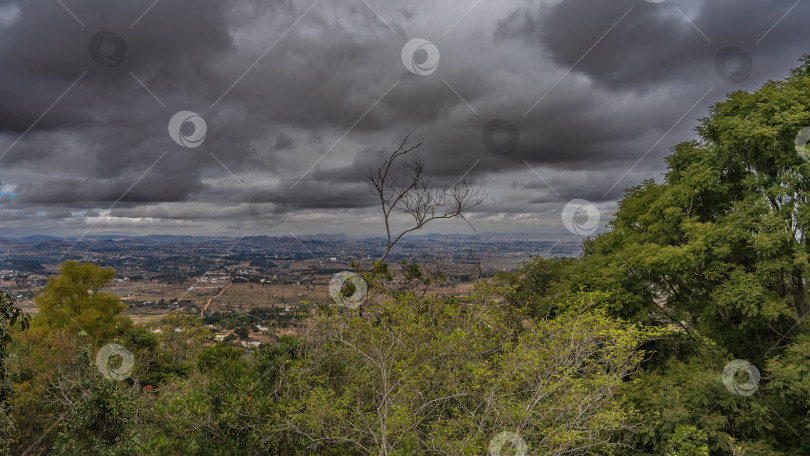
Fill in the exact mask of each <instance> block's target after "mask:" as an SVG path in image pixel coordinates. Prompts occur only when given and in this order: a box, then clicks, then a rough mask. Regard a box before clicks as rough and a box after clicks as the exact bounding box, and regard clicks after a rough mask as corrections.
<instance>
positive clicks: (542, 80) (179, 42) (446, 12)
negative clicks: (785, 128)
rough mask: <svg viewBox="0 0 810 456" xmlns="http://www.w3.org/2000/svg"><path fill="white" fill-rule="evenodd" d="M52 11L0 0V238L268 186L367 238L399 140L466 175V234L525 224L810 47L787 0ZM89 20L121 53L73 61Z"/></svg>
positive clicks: (672, 138)
mask: <svg viewBox="0 0 810 456" xmlns="http://www.w3.org/2000/svg"><path fill="white" fill-rule="evenodd" d="M63 3H64V5H65V6H66V7H67V9H65V8H62V6H60V4H59V3H56V2H54V3H51V2H30V1H28V2H22V1H21V2H6V3H5V4H3V5H2V6H0V68H2V69H0V100H2V103H0V154H5V155H3V156H2V158H0V219H1V220H2V221H3V222H4V224H3V228H0V229H4V230H5V232H14V233H18V232H20V230H24V229H25V227H26V223H28V224H29V225H30V227H37V228H38V229H39V227H43V228H42V229H45V230H46V231H47V230H59V227H60V226H61V225H64V227H65V229H68V230H78V232H79V233H81V232H83V230H84V229H86V228H87V226H88V225H90V224H92V223H93V221H99V225H98V226H99V229H104V228H105V227H106V228H109V229H117V230H138V229H148V230H161V229H163V230H172V229H182V230H189V231H190V232H192V233H196V232H199V233H203V232H209V233H210V232H211V231H217V230H219V229H222V230H225V231H226V233H225V234H233V233H232V232H231V231H228V230H230V229H233V230H237V229H238V230H241V229H250V226H251V221H250V216H249V205H250V201H251V199H252V198H253V196H254V195H255V194H256V192H259V191H272V192H275V193H276V194H278V195H280V196H281V197H282V198H284V199H285V201H286V203H287V208H288V210H289V212H290V213H289V214H288V217H287V222H285V223H288V225H285V226H284V227H283V229H287V233H288V232H289V231H290V230H304V231H305V232H324V231H333V232H341V231H347V230H355V229H356V230H360V231H363V230H365V231H370V232H375V233H376V232H379V231H378V230H376V229H375V228H370V227H371V226H373V224H374V223H379V222H380V220H379V217H378V216H377V215H376V213H375V211H376V202H375V201H374V199H373V198H372V197H371V195H370V194H369V193H368V189H367V185H366V182H365V178H364V175H365V173H366V172H367V171H368V170H369V169H370V168H371V167H373V166H375V165H376V164H377V163H378V162H379V157H378V155H377V152H378V151H379V150H381V149H385V150H387V151H389V152H390V150H391V148H392V147H394V146H395V145H396V144H397V143H398V142H399V141H400V140H401V139H402V138H403V137H404V136H405V135H410V138H411V142H412V143H416V142H422V143H423V146H422V147H421V148H420V153H421V154H422V156H423V157H424V158H425V159H426V161H427V167H428V168H427V169H428V171H429V172H430V173H431V175H432V179H433V182H434V183H436V184H437V185H450V184H453V183H454V182H456V181H457V179H458V178H460V177H461V176H462V175H464V174H465V173H467V174H466V177H467V178H469V179H472V180H473V181H474V182H476V183H479V184H481V185H483V186H484V189H485V191H487V193H488V194H489V195H490V199H489V200H488V202H487V203H486V204H484V205H482V206H480V207H479V208H477V210H476V212H477V215H476V214H473V217H472V218H473V219H476V218H477V219H478V220H479V221H480V222H481V223H483V224H484V227H483V228H482V229H484V230H485V231H486V230H487V226H489V227H490V229H500V230H507V231H520V230H522V229H524V228H525V227H527V226H528V227H529V229H536V226H534V225H531V224H536V223H547V221H548V220H557V222H555V223H559V222H558V219H559V211H560V210H561V208H562V205H564V204H565V202H566V201H568V200H570V199H573V198H585V199H588V200H591V201H594V202H595V203H597V204H598V205H600V208H605V210H606V211H609V210H611V209H610V207H613V206H615V201H616V199H618V198H619V197H620V196H621V192H622V189H623V188H624V187H627V186H630V185H635V184H637V183H638V182H639V181H640V180H642V179H646V178H655V177H658V176H660V173H661V172H662V171H663V168H664V163H663V160H662V157H663V156H664V155H665V154H666V153H668V151H669V148H670V147H671V146H672V145H674V144H675V143H677V142H678V141H682V140H686V139H690V138H691V137H692V132H691V129H692V127H693V126H694V125H695V123H696V119H697V118H699V117H702V116H704V115H705V109H706V107H707V106H709V105H710V104H711V103H712V102H715V101H717V100H719V99H721V98H722V96H723V94H724V93H726V92H728V91H731V90H734V89H738V88H742V89H751V88H755V87H756V86H757V85H759V84H761V83H762V82H764V81H765V80H767V79H769V78H779V77H782V76H783V75H784V74H785V73H786V71H787V69H788V68H790V67H791V66H795V65H796V63H797V60H798V57H799V56H800V55H801V54H802V52H806V49H802V46H803V45H804V44H805V43H807V42H808V38H810V36H808V35H810V31H808V30H807V28H806V27H804V24H803V23H802V21H801V18H802V17H807V16H808V12H810V5H805V4H799V5H798V6H797V7H796V8H795V9H794V10H793V11H791V13H790V14H788V15H786V16H785V17H784V19H783V20H782V21H781V22H779V24H777V25H776V26H774V24H776V23H777V21H779V19H780V17H781V16H782V15H783V14H785V12H786V11H788V9H789V8H790V7H791V5H793V2H782V1H777V0H773V1H754V0H745V1H742V2H740V1H734V2H731V1H727V0H722V1H715V0H711V1H710V0H699V1H698V0H693V1H666V2H664V3H659V4H655V3H650V2H645V1H641V0H633V1H631V0H616V1H610V2H605V1H597V0H566V1H545V2H538V1H531V2H529V1H523V0H509V1H504V2H479V3H476V4H475V6H474V7H473V8H472V9H470V10H469V11H467V9H468V8H469V7H470V5H468V4H461V3H460V2H452V4H451V2H447V3H437V4H424V3H413V4H409V3H407V2H406V3H404V4H403V3H401V2H383V1H375V2H371V3H370V4H371V5H372V6H373V8H374V9H373V10H372V9H371V8H369V7H368V5H366V4H364V2H361V1H359V0H358V1H356V2H355V1H349V2H344V1H337V0H322V1H319V2H317V3H316V2H315V1H314V0H313V1H304V0H301V1H294V0H289V1H284V2H278V1H273V2H265V1H259V0H241V1H234V2H222V1H217V0H164V1H161V2H157V3H154V2H153V1H151V0H143V1H141V0H138V1H133V2H125V3H120V4H118V3H115V4H114V3H112V2H98V1H95V2H94V1H89V0H64V2H63ZM153 4H154V6H153V7H152V8H151V9H149V8H150V7H151V6H152V5H153ZM310 7H311V9H310ZM631 7H632V8H631ZM147 10H148V11H147ZM465 11H466V12H465ZM628 11H629V12H628ZM625 13H626V16H624V17H623V15H625ZM72 15H75V16H76V18H78V19H76V18H74V17H73V16H72ZM619 18H621V20H619ZM79 21H81V24H80V23H79ZM690 21H692V23H690ZM772 26H774V27H773V29H772V31H770V32H769V33H767V35H766V32H767V31H768V29H769V28H771V27H772ZM611 27H613V28H612V29H610V28H611ZM608 29H610V31H609V32H607V33H606V31H608ZM102 31H109V32H112V33H114V34H116V35H117V36H120V39H121V41H123V42H124V43H125V44H126V53H125V54H123V59H122V60H121V61H120V62H113V64H110V65H108V66H104V65H99V64H98V63H97V62H96V61H94V58H93V55H91V54H92V53H91V52H90V49H89V47H91V43H92V41H93V37H94V36H96V37H98V36H100V35H98V33H99V32H102ZM603 34H604V36H603V37H602V35H603ZM702 34H705V35H706V36H705V37H704V36H702ZM763 35H765V36H764V37H763ZM101 36H107V35H101ZM416 37H418V38H425V39H428V40H430V41H431V42H432V43H434V44H435V45H436V46H437V48H438V49H439V50H440V52H441V59H440V61H439V65H438V67H437V69H436V71H435V73H433V74H431V75H429V76H418V75H415V74H412V73H411V72H409V71H407V70H406V69H405V67H404V66H403V64H402V62H401V57H400V52H401V50H402V47H403V45H404V44H405V42H407V41H408V40H409V39H411V38H416ZM600 37H601V39H600ZM707 39H709V40H711V43H709V42H708V41H707ZM757 41H759V43H757ZM108 45H109V43H108ZM729 45H734V46H739V47H741V48H743V49H745V50H746V51H747V52H748V53H750V55H751V56H752V59H753V68H752V72H751V74H750V75H749V76H748V77H747V79H746V80H745V81H744V82H742V83H740V84H734V83H730V82H728V81H725V80H723V79H722V78H721V77H720V75H718V74H717V72H716V71H715V55H716V53H717V51H718V50H720V49H721V48H723V47H725V46H729ZM589 48H592V49H591V51H589V52H587V53H586V51H587V50H588V49H589ZM109 51H110V49H109V48H106V49H105V50H104V51H102V54H104V53H105V52H106V53H109ZM94 55H95V57H96V59H97V60H98V59H99V58H100V57H98V56H99V54H94ZM104 55H107V54H104ZM113 57H115V56H113ZM144 86H145V87H144ZM69 87H70V90H68V88H69ZM150 92H151V93H150ZM60 96H62V98H59V97H60ZM57 99H59V101H58V102H56V103H55V104H53V107H52V109H49V107H50V106H51V104H52V103H54V102H55V100H57ZM181 110H188V111H193V112H195V113H197V114H199V115H200V116H201V117H202V118H203V119H204V120H205V123H206V126H207V135H206V137H205V140H204V141H203V142H202V144H201V145H200V146H199V147H197V148H183V147H181V146H179V145H177V144H175V142H174V141H173V140H172V139H171V138H170V137H169V134H168V130H167V127H168V123H169V119H170V118H171V117H172V116H173V115H174V114H175V113H176V112H178V111H181ZM46 111H47V112H46ZM43 113H45V114H44V115H43ZM492 119H506V120H507V121H509V122H512V123H513V124H514V126H515V128H516V129H517V130H518V131H519V134H520V140H519V144H518V146H517V148H516V150H514V151H512V153H510V154H506V155H503V154H501V155H499V154H494V153H492V152H491V151H489V150H487V147H486V146H485V144H484V141H482V129H483V128H484V126H485V125H486V124H487V122H489V121H490V120H492ZM32 125H33V127H32ZM188 127H190V125H186V126H185V128H188ZM29 128H30V131H27V130H28V129H29ZM26 131H27V133H26ZM184 131H185V134H188V133H190V132H189V131H186V130H184ZM501 139H502V138H501ZM15 141H18V142H16V143H15ZM12 146H13V147H12ZM7 150H8V153H5V152H6V151H7ZM637 161H638V162H637ZM527 164H528V166H527ZM535 173H537V174H539V175H540V177H538V176H537V174H535ZM12 193H13V194H14V196H13V197H12V196H11V194H12ZM521 220H523V221H526V220H528V221H529V222H521V223H524V224H523V225H521V224H520V223H519V222H520V221H521ZM49 221H51V222H50V223H52V224H51V225H48V223H49ZM511 223H515V224H516V225H515V226H508V227H506V226H504V224H511ZM548 223H550V222H548ZM488 224H489V225H488ZM462 228H463V227H462ZM279 229H281V228H279ZM26 234H30V233H26ZM215 234H216V233H215ZM239 234H241V233H236V235H239Z"/></svg>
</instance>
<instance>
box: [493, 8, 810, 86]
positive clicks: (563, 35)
mask: <svg viewBox="0 0 810 456" xmlns="http://www.w3.org/2000/svg"><path fill="white" fill-rule="evenodd" d="M795 3H796V2H793V1H760V0H742V1H740V0H712V1H691V2H689V1H665V2H662V3H651V2H643V1H639V0H614V1H610V2H598V1H593V0H567V1H564V2H559V3H557V4H555V5H554V6H552V7H551V8H547V7H537V6H528V7H525V8H521V9H519V10H518V11H516V12H514V13H513V14H511V15H510V16H509V17H507V18H506V19H504V20H503V21H501V23H500V26H499V29H498V32H497V34H496V36H498V37H501V38H506V37H508V38H516V39H520V40H523V41H525V42H526V43H528V44H530V45H537V46H538V49H543V50H544V51H548V52H549V53H550V54H551V56H552V58H553V59H554V61H555V62H557V63H559V64H560V65H564V66H571V65H574V64H575V63H576V62H577V60H578V59H579V58H580V57H581V55H582V54H583V52H585V50H587V49H588V48H589V47H590V46H591V45H592V44H593V43H594V42H596V41H597V40H599V38H600V36H601V35H602V34H603V33H604V32H605V31H606V30H607V29H608V28H610V26H611V25H613V24H615V27H614V29H613V30H612V31H611V32H610V33H608V34H607V35H605V36H604V37H603V38H602V39H601V41H599V44H598V49H595V50H594V52H592V53H591V54H589V55H588V58H586V59H583V60H582V61H581V62H580V63H579V64H577V66H576V69H577V71H579V72H582V73H584V74H586V75H588V76H589V77H591V78H593V79H594V80H596V81H599V82H600V83H601V84H604V85H606V86H608V87H610V88H614V89H622V90H636V91H643V90H648V89H650V88H651V87H655V86H657V85H661V84H665V83H676V82H684V81H686V82H688V81H696V80H706V79H707V78H706V76H713V77H715V78H716V80H715V82H716V83H717V84H721V83H723V82H724V81H723V80H722V79H720V78H719V77H718V75H717V74H716V73H715V66H714V63H715V56H716V54H717V53H718V52H719V51H720V50H721V49H722V48H724V47H726V46H736V47H740V48H742V49H743V50H745V51H747V52H748V53H750V54H751V55H752V57H753V61H754V66H753V68H752V70H753V71H752V74H751V78H752V79H754V80H758V79H761V78H763V77H765V78H767V77H770V76H772V74H771V73H770V71H772V70H773V67H772V66H771V65H770V64H771V63H773V62H782V64H781V65H780V66H781V67H782V68H780V70H781V71H784V70H785V65H786V64H787V65H795V60H796V59H797V56H799V55H801V53H802V52H807V48H806V45H805V43H807V38H808V32H807V28H806V26H805V25H806V24H805V21H804V18H807V17H808V15H810V5H808V4H798V5H797V6H796V7H795V8H793V9H792V10H790V13H789V14H788V15H787V16H785V17H784V19H783V20H782V21H780V22H779V24H778V27H774V28H773V29H772V30H771V31H770V32H768V30H769V29H771V27H773V25H774V24H776V23H777V21H779V19H780V17H782V16H783V15H784V14H785V13H786V12H787V11H788V10H789V9H790V8H791V7H792V6H793V5H794V4H795ZM628 11H629V12H628ZM624 13H627V16H626V17H625V18H624V19H622V20H619V19H620V18H621V17H622V16H623V15H624ZM617 21H618V22H617ZM572 30H577V31H578V33H571V31H572ZM760 39H761V41H760Z"/></svg>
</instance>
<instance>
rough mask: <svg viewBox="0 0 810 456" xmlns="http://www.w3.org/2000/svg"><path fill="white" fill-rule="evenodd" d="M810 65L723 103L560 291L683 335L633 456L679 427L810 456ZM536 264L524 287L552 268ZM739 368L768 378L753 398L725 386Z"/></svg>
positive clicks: (755, 450) (652, 396)
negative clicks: (592, 297)
mask: <svg viewBox="0 0 810 456" xmlns="http://www.w3.org/2000/svg"><path fill="white" fill-rule="evenodd" d="M808 62H810V61H809V60H808V59H807V58H805V59H803V64H802V65H801V66H800V67H799V68H797V69H795V70H793V71H792V72H791V74H790V76H788V77H787V78H785V79H783V80H779V81H769V82H767V83H766V84H764V85H763V86H762V87H761V88H759V89H758V90H756V91H754V92H750V93H749V92H746V91H736V92H733V93H731V94H729V95H728V96H727V98H726V99H725V100H724V101H722V102H719V103H716V104H714V105H713V106H712V107H711V108H710V110H709V115H708V116H707V117H706V118H704V119H702V120H701V122H700V124H699V125H698V127H697V129H696V131H697V134H698V139H696V140H694V141H688V142H684V143H681V144H678V145H677V146H675V147H674V148H673V153H672V155H670V156H669V157H668V158H667V164H668V168H669V169H668V172H667V173H666V175H665V177H664V179H663V182H661V183H656V182H654V181H652V180H649V181H645V182H643V183H642V184H640V185H638V186H635V187H632V188H630V189H628V190H627V191H626V192H625V196H624V198H623V199H622V201H621V202H620V204H619V208H618V211H617V212H616V214H615V217H614V218H613V220H612V221H611V222H610V230H609V231H608V232H606V233H604V234H601V235H599V236H598V237H597V238H596V239H594V240H592V241H590V242H588V243H586V244H585V248H584V249H583V254H582V255H581V257H580V259H579V260H578V261H576V262H573V263H571V264H570V266H568V267H566V268H565V270H564V271H563V272H562V273H561V274H560V275H559V277H560V284H559V285H558V286H557V287H553V288H552V290H551V291H552V292H551V294H550V295H552V296H553V295H555V294H556V293H559V292H561V291H562V292H566V291H567V292H570V291H573V290H576V289H578V288H579V287H580V286H585V287H586V289H589V290H599V291H604V292H609V293H610V298H609V299H608V301H607V308H608V309H609V310H610V313H611V314H612V315H613V316H615V317H621V318H624V319H627V320H629V321H632V322H637V323H644V324H651V325H658V326H662V327H664V326H666V327H670V328H673V330H674V331H676V332H675V333H674V334H673V336H672V337H669V338H667V339H666V340H661V341H656V342H654V343H652V344H649V345H647V346H646V347H645V348H647V349H653V350H655V351H656V355H655V356H654V357H653V359H652V360H650V361H649V362H647V363H645V365H644V372H643V374H641V375H639V376H638V379H639V380H640V384H639V387H638V389H637V390H635V391H634V392H633V393H631V397H632V399H633V401H634V402H635V403H636V406H637V407H639V408H640V409H642V410H645V411H647V412H648V413H649V414H650V416H651V417H652V418H653V419H655V420H656V421H655V422H654V423H655V426H651V427H649V428H648V429H646V430H642V431H641V432H639V439H638V440H637V445H638V447H637V448H635V449H634V450H635V451H638V450H639V449H644V450H645V451H648V452H650V453H653V454H660V453H661V452H663V451H664V450H665V449H666V447H667V445H668V443H667V442H668V440H667V439H668V438H669V437H668V436H670V435H672V433H675V432H677V429H678V428H679V426H684V425H694V424H695V423H698V424H697V426H698V428H699V429H702V430H703V431H705V432H706V433H707V434H708V436H709V439H708V445H709V447H710V449H711V451H712V454H736V453H735V452H745V454H747V455H753V454H762V455H765V454H769V455H793V454H803V453H806V452H807V451H808V450H810V438H808V437H807V433H806V432H802V430H806V429H807V428H808V427H810V415H809V414H808V412H810V394H808V391H807V390H806V389H805V388H803V387H799V386H798V383H802V382H801V381H799V379H800V378H804V377H802V375H804V374H805V373H806V372H808V370H807V369H808V366H807V363H806V362H805V359H806V358H803V357H804V355H803V353H806V350H807V347H806V340H807V337H808V332H809V331H810V326H809V325H808V321H807V320H806V319H805V317H806V316H807V315H808V312H810V295H809V294H808V287H807V278H808V276H810V237H808V233H810V204H808V203H810V201H808V198H810V163H808V162H807V161H805V160H804V159H803V157H802V156H801V155H800V154H799V153H797V148H796V145H795V140H796V138H797V135H798V134H799V132H800V131H801V130H802V129H803V128H805V127H808V126H810V64H809V63H808ZM535 263H536V266H537V267H536V268H535V269H537V270H532V269H531V268H528V269H526V268H524V273H525V278H524V280H523V283H522V284H521V287H522V288H523V289H537V288H538V287H537V286H536V284H537V283H541V284H542V283H544V281H545V277H547V276H549V274H550V272H551V271H553V269H550V267H549V265H548V264H543V263H542V262H540V261H536V262H535ZM541 266H542V267H541ZM541 288H542V287H541ZM519 291H520V288H518V289H517V292H519ZM546 294H549V293H548V291H546ZM541 304H543V306H541V307H540V310H541V311H542V310H544V309H546V308H550V306H549V304H548V303H547V302H541ZM734 358H742V359H745V360H748V361H750V362H751V363H753V364H754V365H755V366H757V367H758V368H759V370H761V371H762V374H763V377H762V381H761V382H760V384H759V385H758V386H759V389H758V391H757V393H756V394H755V395H753V396H750V397H741V396H737V395H734V394H731V393H730V392H729V391H727V390H726V388H724V386H723V384H722V382H721V375H722V371H723V367H724V365H725V364H726V363H727V362H728V361H730V360H731V359H734ZM783 420H784V421H783ZM772 423H781V424H772Z"/></svg>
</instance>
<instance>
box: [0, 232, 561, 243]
mask: <svg viewBox="0 0 810 456" xmlns="http://www.w3.org/2000/svg"><path fill="white" fill-rule="evenodd" d="M248 237H252V238H261V237H274V238H279V237H281V238H283V237H289V236H248ZM296 237H297V238H299V239H306V240H324V241H326V240H331V241H337V240H359V239H381V238H382V236H366V237H354V236H349V235H347V234H345V233H339V234H310V235H300V236H296ZM409 238H410V239H425V240H428V239H431V240H445V241H470V240H501V241H507V240H509V241H525V240H532V241H546V240H549V239H548V238H545V237H542V236H539V235H537V234H534V233H478V234H442V233H426V234H420V235H413V236H409ZM0 239H5V240H8V241H16V242H29V243H43V242H50V241H76V240H77V238H75V237H65V238H62V237H56V236H48V235H44V234H34V235H29V236H25V237H19V238H0ZM82 239H83V240H87V241H141V242H149V243H161V242H169V243H178V242H189V243H196V242H206V241H214V240H220V241H221V240H228V239H236V238H235V237H233V236H188V235H173V234H151V235H148V236H128V235H93V236H85V237H84V238H82ZM551 240H556V239H551ZM571 240H575V238H571Z"/></svg>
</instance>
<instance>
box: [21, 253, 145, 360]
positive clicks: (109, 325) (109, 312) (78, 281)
mask: <svg viewBox="0 0 810 456" xmlns="http://www.w3.org/2000/svg"><path fill="white" fill-rule="evenodd" d="M114 277H115V270H114V269H112V268H102V267H100V266H97V265H95V264H92V263H79V262H77V261H66V262H64V263H62V267H61V269H60V274H59V275H58V276H54V277H51V278H50V279H49V280H48V283H47V284H46V285H45V288H43V290H42V292H40V294H39V295H37V297H36V298H35V302H36V304H37V308H38V310H39V313H38V314H37V316H36V318H34V320H33V325H34V327H35V328H37V329H40V328H44V329H47V330H56V329H65V330H71V331H76V332H79V331H84V332H86V333H87V334H89V335H90V337H91V338H92V340H93V343H94V344H96V345H98V344H101V343H102V342H104V341H106V340H110V339H112V338H113V337H115V336H116V335H119V334H122V333H123V331H124V330H126V329H128V328H129V327H131V326H132V322H131V320H130V319H129V318H128V317H126V316H124V315H121V313H122V312H123V311H124V309H125V306H124V304H123V303H122V302H121V299H119V298H118V297H117V296H115V295H112V294H106V293H102V289H103V288H104V287H105V286H107V285H109V283H110V282H111V281H112V280H113V278H114Z"/></svg>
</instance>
